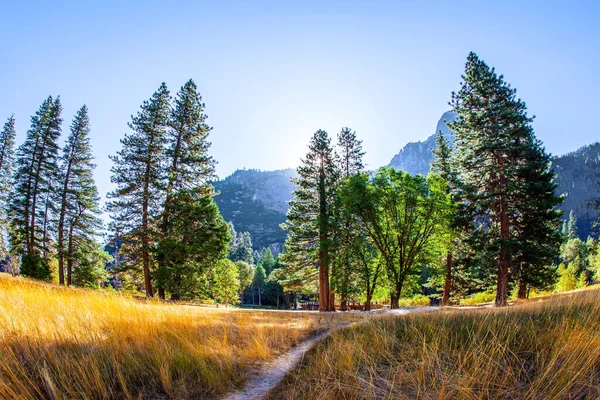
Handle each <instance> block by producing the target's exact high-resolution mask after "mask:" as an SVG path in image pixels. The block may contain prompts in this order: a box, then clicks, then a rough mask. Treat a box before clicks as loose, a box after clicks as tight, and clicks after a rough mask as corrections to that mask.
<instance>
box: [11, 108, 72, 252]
mask: <svg viewBox="0 0 600 400" xmlns="http://www.w3.org/2000/svg"><path fill="white" fill-rule="evenodd" d="M61 112H62V106H61V104H60V99H59V98H56V100H54V99H53V98H52V97H48V99H46V101H44V102H43V103H42V105H41V106H40V108H39V110H38V111H37V112H36V113H35V115H33V116H32V117H31V128H30V129H29V130H28V131H27V135H26V138H25V142H24V143H23V144H22V145H21V146H19V149H18V151H17V161H16V164H15V165H16V166H17V168H16V170H15V171H14V188H13V193H12V196H11V203H10V207H9V214H10V216H11V223H12V225H13V227H14V230H13V231H12V232H11V233H12V234H13V236H12V238H11V244H12V247H13V249H14V250H15V252H17V253H23V252H26V253H30V254H33V253H38V254H39V253H42V254H44V255H45V256H46V258H47V256H48V255H49V251H50V247H51V241H52V235H51V232H50V229H51V227H52V224H51V221H50V219H51V217H52V216H53V213H54V211H55V204H54V202H53V198H52V194H53V193H54V192H55V185H56V178H57V176H56V175H57V166H58V162H57V161H58V139H59V136H60V132H61V128H60V125H61V123H62V119H61V116H60V115H61ZM34 258H36V257H31V258H30V260H31V261H33V260H34ZM36 260H37V258H36ZM34 264H37V261H35V262H34Z"/></svg>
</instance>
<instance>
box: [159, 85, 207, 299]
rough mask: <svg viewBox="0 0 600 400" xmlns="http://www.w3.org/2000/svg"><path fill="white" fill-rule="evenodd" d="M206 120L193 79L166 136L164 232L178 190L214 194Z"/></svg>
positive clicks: (181, 96) (177, 101) (181, 92)
mask: <svg viewBox="0 0 600 400" xmlns="http://www.w3.org/2000/svg"><path fill="white" fill-rule="evenodd" d="M205 120H206V115H205V114H204V103H202V97H201V96H200V93H198V91H197V87H196V84H195V83H194V81H193V80H191V79H190V80H189V81H188V82H186V84H185V85H183V87H182V88H181V89H180V90H179V92H178V93H177V96H176V98H175V106H174V108H173V109H172V110H171V112H170V119H169V131H168V134H167V136H166V152H165V159H166V160H165V161H166V164H167V168H168V169H167V187H166V193H165V201H164V207H163V212H162V222H161V231H162V235H167V234H168V232H169V229H170V224H169V218H170V214H171V202H172V198H173V195H174V193H175V192H177V191H178V190H182V189H184V190H192V191H194V192H195V193H197V194H198V195H202V196H209V195H212V194H213V193H214V189H213V187H212V186H211V185H210V184H209V183H208V182H210V181H211V180H212V179H214V177H215V175H214V172H215V161H214V160H213V159H212V157H210V156H209V155H208V149H209V147H210V142H208V140H207V139H208V134H209V133H210V131H211V128H210V127H209V126H208V125H207V124H206V122H205ZM158 268H159V269H160V268H164V265H161V263H160V262H159V265H158ZM158 293H159V296H160V297H161V298H164V290H163V288H162V287H158Z"/></svg>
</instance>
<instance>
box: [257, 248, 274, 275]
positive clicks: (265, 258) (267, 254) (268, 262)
mask: <svg viewBox="0 0 600 400" xmlns="http://www.w3.org/2000/svg"><path fill="white" fill-rule="evenodd" d="M260 264H261V265H262V266H263V268H264V269H265V275H266V276H269V275H270V274H271V271H273V267H274V266H275V258H273V252H272V251H271V249H270V248H269V247H267V248H266V249H265V251H263V253H262V258H261V260H260Z"/></svg>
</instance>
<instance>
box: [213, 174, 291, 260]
mask: <svg viewBox="0 0 600 400" xmlns="http://www.w3.org/2000/svg"><path fill="white" fill-rule="evenodd" d="M295 175H296V171H295V170H293V169H284V170H278V171H259V170H252V169H251V170H237V171H235V172H234V173H233V174H232V175H230V176H228V177H227V178H225V179H223V180H221V181H218V182H215V183H214V186H215V189H217V191H218V192H219V194H218V195H217V196H216V197H215V201H216V202H217V205H218V206H219V210H220V211H221V214H222V215H223V217H224V218H225V220H226V221H228V222H233V224H234V226H235V229H236V231H238V232H244V231H247V232H250V235H251V236H252V245H253V247H254V249H256V250H262V249H264V248H266V247H271V249H272V250H273V251H274V253H276V254H278V253H279V252H280V251H281V248H282V246H283V242H284V241H285V237H286V233H285V232H284V231H283V230H282V229H281V228H280V227H279V225H280V224H282V223H284V222H285V216H286V213H287V210H288V208H289V206H288V204H287V201H288V200H289V199H290V198H291V192H292V191H293V190H294V185H293V184H292V183H291V182H290V178H292V177H293V176H295Z"/></svg>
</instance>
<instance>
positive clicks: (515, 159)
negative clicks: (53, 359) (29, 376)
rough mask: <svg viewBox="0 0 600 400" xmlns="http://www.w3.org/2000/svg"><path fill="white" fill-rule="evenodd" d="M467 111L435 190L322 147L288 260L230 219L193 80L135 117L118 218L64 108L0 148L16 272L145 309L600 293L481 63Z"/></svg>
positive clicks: (528, 122) (568, 219)
mask: <svg viewBox="0 0 600 400" xmlns="http://www.w3.org/2000/svg"><path fill="white" fill-rule="evenodd" d="M449 103H450V106H451V108H452V111H453V112H454V113H455V114H456V115H457V116H458V118H457V119H456V120H455V121H452V122H450V121H449V122H448V126H449V128H450V129H451V130H452V131H453V132H454V133H455V135H456V138H455V141H454V145H453V146H450V144H449V143H448V141H447V139H446V138H445V137H444V136H443V135H442V134H441V132H440V133H439V135H438V136H437V138H436V148H435V150H434V156H435V157H434V162H433V165H432V172H431V173H429V174H428V175H427V176H422V175H411V174H409V173H407V172H403V171H400V170H395V169H393V168H380V169H378V170H376V171H372V170H367V169H366V167H365V165H364V162H363V156H364V154H365V153H364V151H363V148H362V140H360V139H359V136H358V134H357V133H356V132H355V131H353V130H352V129H350V128H347V127H344V128H342V129H341V130H340V132H339V133H338V134H337V135H336V136H335V137H334V136H331V135H329V134H328V133H327V132H326V131H323V130H317V131H316V132H315V133H314V134H313V135H312V137H311V138H310V140H309V141H308V151H307V153H306V155H305V157H303V158H302V160H301V162H300V165H299V166H298V167H297V174H298V175H297V177H296V178H292V182H293V184H294V188H295V189H294V191H293V193H292V200H291V201H290V202H289V205H290V209H289V212H288V214H287V219H286V221H285V223H283V224H282V225H281V229H282V230H283V231H284V233H285V234H286V235H287V237H286V240H285V244H284V246H283V251H282V252H281V253H280V254H273V251H272V249H270V248H269V247H265V248H264V249H263V250H262V251H256V250H253V248H252V238H251V236H250V234H249V233H248V232H237V231H236V228H235V226H234V225H233V224H232V223H230V222H229V223H228V222H227V221H225V220H224V218H223V217H222V216H221V214H220V211H219V208H218V207H217V205H216V203H215V200H214V198H215V196H218V195H219V192H218V191H216V190H215V189H214V186H213V183H214V181H215V180H216V175H215V164H216V160H214V159H213V157H212V156H211V154H210V146H211V143H210V141H209V135H210V132H211V130H212V128H211V126H209V125H208V121H207V116H206V114H205V104H204V103H203V99H202V96H201V95H200V92H199V90H198V88H197V86H196V84H195V83H194V81H193V80H189V81H188V82H186V83H185V84H184V85H183V86H182V87H181V88H180V90H179V91H178V92H177V93H176V94H174V95H172V94H171V92H170V91H169V89H168V88H167V86H166V84H165V83H162V84H161V85H160V86H159V88H158V89H157V90H156V92H155V93H154V94H153V95H152V96H151V97H150V98H149V99H148V100H147V101H145V102H144V103H143V104H142V105H141V106H140V109H139V110H138V111H137V113H136V114H135V115H133V116H132V118H131V121H130V122H129V123H128V131H127V133H126V134H125V136H124V137H123V138H122V139H121V143H120V149H119V150H118V151H117V152H116V153H115V154H114V155H113V156H111V157H110V159H111V161H112V169H111V173H112V176H111V182H112V183H113V185H114V187H115V189H114V190H113V191H111V192H110V193H108V194H107V198H108V202H107V203H106V204H105V205H104V204H101V200H100V195H99V193H98V190H97V187H96V184H95V181H94V168H95V164H94V153H93V149H92V148H91V145H90V135H91V134H92V125H93V121H92V122H91V121H90V118H89V115H88V114H89V111H88V108H87V107H86V106H85V105H83V106H81V108H80V109H79V111H78V112H77V113H76V115H75V116H73V118H72V121H71V123H70V125H69V127H68V129H65V130H68V135H67V137H66V139H64V144H62V145H61V140H62V137H61V135H62V133H63V128H64V126H63V125H64V123H63V122H64V121H63V119H64V118H65V116H63V115H62V106H61V98H60V97H52V96H50V97H48V98H47V99H46V100H45V101H44V102H43V103H42V104H41V106H40V107H39V110H38V111H37V112H35V114H33V115H32V116H31V121H30V128H29V130H27V132H26V136H25V140H24V142H23V143H21V144H20V145H19V146H17V143H16V131H15V119H14V117H12V116H11V117H9V118H8V120H7V121H6V123H5V124H4V127H3V129H2V131H1V133H0V185H1V186H0V267H1V269H2V270H3V271H6V272H9V273H11V274H13V275H22V276H24V277H29V278H33V279H37V280H41V281H47V282H56V283H58V284H59V285H67V286H70V285H72V286H77V287H84V288H92V289H98V290H101V291H108V292H113V291H117V292H123V293H126V294H128V295H133V296H137V297H140V296H145V297H148V298H153V297H156V298H158V299H163V300H169V301H185V302H193V303H212V304H225V305H231V306H242V307H263V308H278V309H291V308H298V307H302V304H316V303H318V309H319V310H320V311H336V310H341V311H347V310H349V309H355V307H354V306H355V305H356V304H359V305H360V307H361V308H360V309H363V310H366V311H369V310H371V309H373V308H379V307H382V305H383V304H386V305H389V306H390V308H392V309H395V308H399V307H401V306H405V305H430V304H432V305H435V304H440V305H442V306H448V305H451V304H474V303H485V302H493V303H494V304H495V305H496V306H498V307H503V306H506V305H508V302H509V301H510V300H512V299H526V298H528V297H530V296H534V295H543V294H548V293H553V292H563V291H569V290H572V289H576V288H583V287H586V286H589V285H592V284H594V283H597V282H599V281H600V245H599V244H598V241H597V239H596V238H595V236H594V234H592V235H591V236H590V237H589V238H588V239H587V240H585V241H584V240H581V239H580V238H579V237H578V236H577V224H578V221H577V220H576V217H575V214H574V213H573V212H572V213H570V215H562V213H561V212H560V211H559V210H558V206H559V205H560V204H562V202H563V201H565V199H564V198H563V197H560V196H557V195H556V194H555V191H554V189H555V188H556V185H557V184H556V182H555V174H554V172H552V170H551V167H552V163H551V158H550V156H549V155H548V154H547V153H546V151H545V149H544V146H543V143H542V142H541V141H540V140H538V139H537V138H536V136H535V133H534V130H533V128H532V122H533V118H532V117H530V116H529V115H528V113H527V107H526V105H525V102H524V101H522V100H521V99H520V98H518V97H517V92H516V89H514V88H512V87H511V85H510V84H509V83H508V82H506V81H505V80H504V77H503V76H502V75H499V74H498V73H497V72H496V71H495V69H494V68H492V67H490V66H488V65H487V64H486V63H485V62H484V61H483V60H482V59H480V58H479V57H478V56H477V55H476V54H475V53H470V54H469V56H468V57H467V62H466V65H465V69H464V74H463V75H462V82H461V86H460V89H459V90H458V91H456V92H454V93H452V95H451V97H450V99H449ZM103 212H105V213H107V215H108V216H109V218H110V222H109V223H107V224H105V223H104V220H103V218H102V215H103ZM593 228H594V227H593V226H592V224H591V223H590V226H589V227H587V230H586V232H587V231H590V232H594V230H593Z"/></svg>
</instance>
